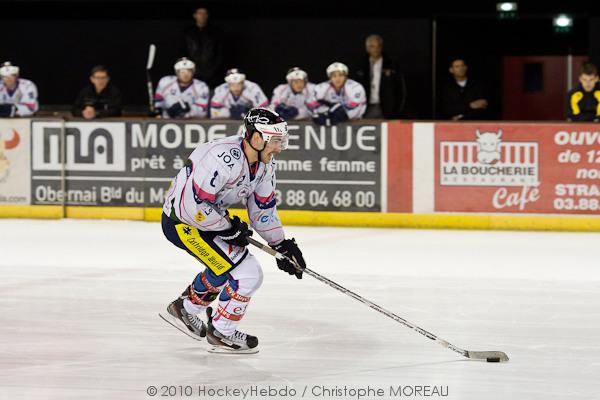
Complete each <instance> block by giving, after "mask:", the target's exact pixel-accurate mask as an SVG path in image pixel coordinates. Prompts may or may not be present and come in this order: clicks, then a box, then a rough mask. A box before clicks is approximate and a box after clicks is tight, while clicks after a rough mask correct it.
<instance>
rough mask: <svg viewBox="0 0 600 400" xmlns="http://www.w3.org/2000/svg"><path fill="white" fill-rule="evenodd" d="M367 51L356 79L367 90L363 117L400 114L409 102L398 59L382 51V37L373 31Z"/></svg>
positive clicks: (394, 116) (383, 116) (367, 44)
mask: <svg viewBox="0 0 600 400" xmlns="http://www.w3.org/2000/svg"><path fill="white" fill-rule="evenodd" d="M365 49H366V51H367V54H366V55H365V57H364V59H363V61H362V62H361V67H360V68H359V69H358V70H357V71H356V76H357V79H356V80H357V81H358V82H360V83H361V84H362V85H363V86H364V87H365V89H366V91H367V111H366V112H365V115H364V116H363V118H386V119H393V118H400V116H401V115H402V111H403V110H404V105H405V104H406V82H405V81H404V75H403V74H402V73H401V72H400V66H399V65H398V62H397V61H396V60H394V59H392V58H390V57H388V55H387V54H386V53H385V52H383V38H382V37H381V36H379V35H370V36H368V37H367V39H366V41H365Z"/></svg>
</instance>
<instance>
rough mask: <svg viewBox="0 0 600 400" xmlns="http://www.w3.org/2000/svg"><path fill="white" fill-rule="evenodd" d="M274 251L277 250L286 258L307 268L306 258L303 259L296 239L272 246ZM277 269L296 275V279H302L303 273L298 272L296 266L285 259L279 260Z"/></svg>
mask: <svg viewBox="0 0 600 400" xmlns="http://www.w3.org/2000/svg"><path fill="white" fill-rule="evenodd" d="M271 247H272V248H273V249H275V250H277V251H278V252H280V253H281V254H283V255H284V256H286V257H288V258H291V259H292V260H294V261H296V263H297V264H298V265H299V266H300V267H301V268H302V269H304V268H306V262H305V261H304V257H302V252H301V251H300V249H299V248H298V245H297V244H296V239H294V238H292V239H285V240H284V241H283V242H281V243H279V244H276V245H273V246H271ZM277 268H279V269H280V270H282V271H285V272H287V273H288V274H290V275H296V278H298V279H302V271H298V270H297V269H296V266H295V265H294V264H293V263H291V262H290V261H288V260H286V259H283V260H279V259H278V260H277Z"/></svg>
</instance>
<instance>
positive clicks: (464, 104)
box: [442, 58, 488, 121]
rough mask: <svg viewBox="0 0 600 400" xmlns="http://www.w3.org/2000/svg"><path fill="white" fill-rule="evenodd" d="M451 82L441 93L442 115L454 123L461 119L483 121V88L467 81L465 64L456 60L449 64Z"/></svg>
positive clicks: (485, 107) (484, 100) (471, 81)
mask: <svg viewBox="0 0 600 400" xmlns="http://www.w3.org/2000/svg"><path fill="white" fill-rule="evenodd" d="M449 71H450V74H451V75H452V81H451V82H448V84H446V86H445V87H444V89H443V91H442V114H443V117H444V118H446V119H452V120H454V121H458V120H463V119H484V118H485V116H486V109H487V106H488V102H487V100H486V99H485V96H484V91H483V86H482V85H481V84H480V83H479V82H477V81H475V80H472V79H467V64H466V63H465V61H464V60H462V59H460V58H457V59H454V60H452V62H451V63H450V69H449Z"/></svg>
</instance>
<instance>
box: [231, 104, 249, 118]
mask: <svg viewBox="0 0 600 400" xmlns="http://www.w3.org/2000/svg"><path fill="white" fill-rule="evenodd" d="M248 111H250V109H249V108H248V107H246V106H245V105H243V104H235V105H233V106H231V107H229V115H230V116H231V119H244V117H245V116H246V114H247V113H248Z"/></svg>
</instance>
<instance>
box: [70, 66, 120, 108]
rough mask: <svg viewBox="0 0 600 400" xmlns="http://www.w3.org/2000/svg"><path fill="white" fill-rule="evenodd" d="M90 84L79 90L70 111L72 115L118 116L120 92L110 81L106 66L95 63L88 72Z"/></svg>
mask: <svg viewBox="0 0 600 400" xmlns="http://www.w3.org/2000/svg"><path fill="white" fill-rule="evenodd" d="M90 82H91V84H90V85H88V86H86V87H85V88H83V89H82V90H81V92H79V95H78V96H77V99H76V100H75V104H73V109H72V110H71V112H72V113H73V116H74V117H83V118H85V119H94V118H106V117H119V116H120V115H121V110H122V105H121V92H120V91H119V89H117V87H116V86H114V85H113V84H111V83H110V76H109V74H108V70H107V69H106V67H104V66H102V65H97V66H95V67H94V68H92V72H91V73H90Z"/></svg>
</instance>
